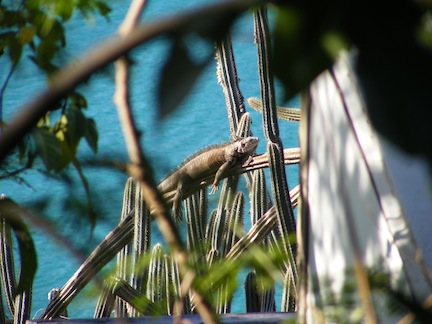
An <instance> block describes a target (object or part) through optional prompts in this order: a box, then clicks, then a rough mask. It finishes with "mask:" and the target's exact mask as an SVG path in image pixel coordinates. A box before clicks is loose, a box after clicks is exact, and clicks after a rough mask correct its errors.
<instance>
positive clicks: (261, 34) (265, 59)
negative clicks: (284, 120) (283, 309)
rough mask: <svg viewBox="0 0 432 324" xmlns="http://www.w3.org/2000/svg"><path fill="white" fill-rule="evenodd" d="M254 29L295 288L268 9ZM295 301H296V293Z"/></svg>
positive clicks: (256, 16) (272, 167)
mask: <svg viewBox="0 0 432 324" xmlns="http://www.w3.org/2000/svg"><path fill="white" fill-rule="evenodd" d="M254 26H255V37H256V43H257V50H258V66H259V78H260V86H261V100H262V102H263V127H264V134H265V137H266V139H267V151H268V153H269V160H270V161H269V162H270V176H271V183H272V192H273V198H274V200H275V207H276V209H277V211H278V229H279V232H280V236H281V238H282V239H283V242H284V244H283V251H284V253H285V254H286V257H287V260H288V262H289V264H287V269H285V271H293V273H294V280H295V281H294V284H295V282H296V280H297V270H296V265H295V256H294V253H295V249H296V246H295V243H293V244H291V242H290V236H292V234H293V233H295V220H294V213H293V209H292V206H291V199H290V194H289V190H288V183H287V180H286V174H285V165H284V157H283V146H282V142H281V140H280V138H279V126H278V121H277V114H276V101H275V90H274V84H273V72H272V63H271V59H270V58H271V44H270V32H269V27H268V19H267V9H266V8H265V7H263V8H260V9H258V10H257V11H256V12H255V13H254ZM292 297H293V298H294V299H296V291H295V289H294V291H293V295H292Z"/></svg>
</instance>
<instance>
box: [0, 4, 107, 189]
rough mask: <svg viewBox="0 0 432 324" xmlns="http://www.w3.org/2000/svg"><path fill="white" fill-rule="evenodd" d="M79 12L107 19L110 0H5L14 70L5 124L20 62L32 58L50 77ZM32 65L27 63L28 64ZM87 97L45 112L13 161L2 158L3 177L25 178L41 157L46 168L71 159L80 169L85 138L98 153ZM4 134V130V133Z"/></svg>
mask: <svg viewBox="0 0 432 324" xmlns="http://www.w3.org/2000/svg"><path fill="white" fill-rule="evenodd" d="M76 12H78V13H79V14H81V15H82V16H83V17H85V18H88V17H90V16H91V15H94V14H100V15H102V16H104V17H108V14H109V12H110V8H109V7H108V5H107V4H106V1H101V0H87V1H57V0H28V1H3V2H1V3H0V58H1V59H2V62H3V63H2V64H3V66H4V68H5V70H6V69H7V65H8V64H9V69H10V72H9V74H8V75H7V76H6V78H5V79H4V80H2V82H3V84H2V86H1V89H2V90H1V92H0V122H1V124H2V125H1V128H2V129H3V128H4V129H7V127H8V126H7V125H6V124H4V122H3V94H4V90H5V89H6V87H7V83H8V81H9V79H10V77H11V76H12V74H13V73H14V71H15V69H16V67H17V65H19V64H20V63H21V62H23V60H31V61H32V62H33V63H34V64H35V65H36V66H37V67H38V68H39V69H40V71H41V72H42V73H45V74H46V75H47V77H48V79H50V76H51V75H52V74H53V73H54V72H55V71H57V70H58V69H59V66H57V63H56V59H57V58H58V56H59V55H60V54H61V52H62V51H63V50H64V48H65V46H66V35H65V24H66V23H67V21H68V20H70V19H71V18H72V16H73V15H74V14H75V13H76ZM26 64H27V63H26ZM86 108H87V100H86V98H85V97H84V96H82V95H81V94H80V93H79V92H77V91H74V92H73V93H71V94H69V95H68V96H67V97H65V98H64V99H63V100H62V101H61V102H59V103H58V104H57V105H56V109H55V110H57V109H58V110H59V111H60V112H59V113H56V112H53V113H51V112H50V113H48V114H46V115H45V116H44V117H43V118H42V119H41V120H40V121H39V123H38V125H37V127H35V128H34V129H33V131H32V133H31V136H29V137H28V138H26V139H25V140H22V141H21V144H20V146H19V148H18V150H17V151H15V152H13V153H12V154H11V156H10V159H9V160H6V161H5V160H3V161H2V165H1V170H0V178H7V177H14V179H16V180H18V181H24V180H23V178H21V177H20V173H21V172H22V171H25V170H26V169H28V168H31V167H32V166H33V163H34V161H35V160H36V159H37V158H39V159H40V160H41V161H42V163H43V165H44V166H45V169H46V170H47V171H56V172H58V171H61V170H63V169H64V168H65V167H66V166H68V165H69V164H70V163H71V162H73V163H74V164H75V167H77V168H79V165H78V164H77V163H78V161H77V160H76V158H75V155H76V151H77V147H78V145H79V143H80V141H81V139H83V138H84V139H85V140H86V141H87V143H88V144H89V146H90V148H91V149H92V150H93V151H94V152H96V151H97V142H98V131H97V127H96V124H95V122H94V120H93V119H90V118H87V117H85V114H84V110H85V109H86ZM0 133H1V132H0Z"/></svg>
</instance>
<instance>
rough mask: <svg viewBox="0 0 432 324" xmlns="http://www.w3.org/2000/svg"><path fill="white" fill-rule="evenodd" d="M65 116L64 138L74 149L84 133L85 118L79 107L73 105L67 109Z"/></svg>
mask: <svg viewBox="0 0 432 324" xmlns="http://www.w3.org/2000/svg"><path fill="white" fill-rule="evenodd" d="M66 117H67V132H66V138H67V141H68V143H69V145H70V146H71V148H72V149H73V150H74V151H75V149H76V147H77V146H78V143H79V141H80V139H81V137H83V136H84V134H85V129H86V124H87V119H86V117H85V116H84V114H83V113H82V111H81V110H80V109H78V108H74V107H71V108H69V109H68V111H67V113H66Z"/></svg>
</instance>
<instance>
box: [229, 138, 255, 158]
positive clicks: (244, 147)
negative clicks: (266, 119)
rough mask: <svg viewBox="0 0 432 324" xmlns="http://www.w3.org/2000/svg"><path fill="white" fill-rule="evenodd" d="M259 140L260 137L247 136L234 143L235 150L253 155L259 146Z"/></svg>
mask: <svg viewBox="0 0 432 324" xmlns="http://www.w3.org/2000/svg"><path fill="white" fill-rule="evenodd" d="M258 142H259V139H258V137H253V136H249V137H245V138H242V139H241V140H238V141H236V142H235V143H234V150H235V151H236V152H237V153H238V154H246V155H252V154H253V153H254V152H255V150H256V148H257V146H258Z"/></svg>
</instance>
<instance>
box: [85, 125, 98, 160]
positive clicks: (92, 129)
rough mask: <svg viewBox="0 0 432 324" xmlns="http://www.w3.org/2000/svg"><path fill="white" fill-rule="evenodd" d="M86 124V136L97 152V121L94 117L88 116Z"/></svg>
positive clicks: (91, 146) (88, 142)
mask: <svg viewBox="0 0 432 324" xmlns="http://www.w3.org/2000/svg"><path fill="white" fill-rule="evenodd" d="M86 124H87V125H86V128H85V134H84V137H85V139H86V141H87V144H88V145H89V146H90V148H91V149H92V150H93V152H94V153H97V148H98V139H99V134H98V130H97V126H96V122H95V121H94V119H92V118H87V123H86Z"/></svg>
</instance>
